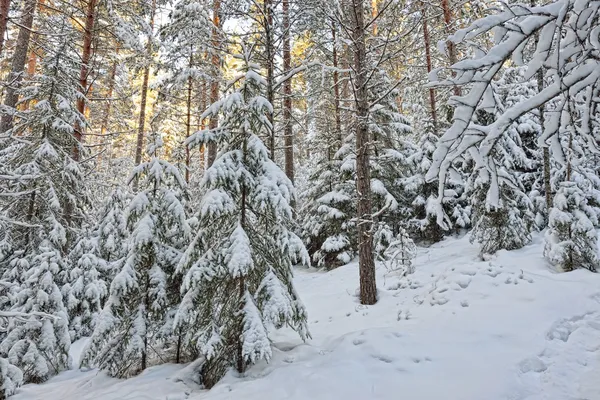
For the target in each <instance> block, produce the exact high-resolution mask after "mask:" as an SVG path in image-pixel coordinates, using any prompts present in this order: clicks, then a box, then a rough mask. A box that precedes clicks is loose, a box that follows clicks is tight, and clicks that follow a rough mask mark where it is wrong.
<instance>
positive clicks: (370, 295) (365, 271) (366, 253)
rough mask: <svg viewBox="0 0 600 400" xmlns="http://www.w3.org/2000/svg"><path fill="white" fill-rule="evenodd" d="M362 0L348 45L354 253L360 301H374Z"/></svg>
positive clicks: (356, 2) (355, 7)
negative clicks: (350, 50) (353, 111)
mask: <svg viewBox="0 0 600 400" xmlns="http://www.w3.org/2000/svg"><path fill="white" fill-rule="evenodd" d="M363 2H364V0H352V4H353V10H350V13H351V14H352V18H353V22H354V24H353V27H352V28H353V29H352V30H353V32H352V45H353V47H354V48H353V50H354V72H355V76H354V91H355V96H356V99H355V103H356V190H357V192H358V193H357V195H358V205H357V211H358V257H359V270H360V302H361V303H362V304H375V303H376V302H377V285H376V281H375V260H374V255H373V236H372V229H373V217H372V209H371V177H370V170H369V129H368V118H369V101H368V97H367V96H368V93H367V65H366V63H367V53H366V39H365V22H364V11H365V10H364V4H363Z"/></svg>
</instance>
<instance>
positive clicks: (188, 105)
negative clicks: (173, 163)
mask: <svg viewBox="0 0 600 400" xmlns="http://www.w3.org/2000/svg"><path fill="white" fill-rule="evenodd" d="M191 67H192V53H190V68H191ZM192 84H193V80H192V78H191V77H189V78H188V87H187V100H186V108H187V114H186V119H185V137H186V138H189V137H190V134H191V133H192ZM185 182H186V183H190V148H189V147H188V146H185Z"/></svg>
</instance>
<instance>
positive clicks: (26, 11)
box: [0, 0, 37, 133]
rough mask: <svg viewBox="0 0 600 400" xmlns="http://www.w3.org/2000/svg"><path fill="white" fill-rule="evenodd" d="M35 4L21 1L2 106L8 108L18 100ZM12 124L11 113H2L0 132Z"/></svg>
mask: <svg viewBox="0 0 600 400" xmlns="http://www.w3.org/2000/svg"><path fill="white" fill-rule="evenodd" d="M36 5H37V0H25V1H24V2H23V9H22V16H21V20H20V21H19V25H20V28H19V34H18V36H17V43H16V47H15V52H14V53H13V56H12V65H11V69H10V74H9V75H8V86H7V88H6V96H5V97H4V106H5V107H7V108H9V109H14V108H15V107H16V106H17V102H18V101H19V95H18V93H17V90H18V89H19V85H20V83H21V81H22V80H23V72H24V70H25V63H26V61H27V54H28V51H29V39H30V37H31V28H32V26H33V18H34V15H35V8H36ZM12 124H13V116H12V114H5V115H3V116H2V119H1V120H0V133H3V132H6V131H7V130H9V129H11V128H12Z"/></svg>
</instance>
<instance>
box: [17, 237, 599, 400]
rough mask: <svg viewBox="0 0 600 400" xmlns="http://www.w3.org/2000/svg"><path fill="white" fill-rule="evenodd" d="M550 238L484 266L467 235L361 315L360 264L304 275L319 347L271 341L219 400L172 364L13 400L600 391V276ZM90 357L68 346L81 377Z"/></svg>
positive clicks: (286, 334)
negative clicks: (551, 245) (553, 250)
mask: <svg viewBox="0 0 600 400" xmlns="http://www.w3.org/2000/svg"><path fill="white" fill-rule="evenodd" d="M542 247H543V235H542V234H536V235H534V237H533V241H532V244H530V245H528V246H526V247H525V248H523V249H521V250H516V251H511V252H508V251H500V252H499V253H498V254H497V255H496V256H491V257H490V258H488V259H487V260H486V261H481V259H480V258H479V249H478V247H477V246H475V245H471V244H470V243H469V238H468V237H463V238H460V239H455V238H452V239H447V240H445V241H443V242H441V243H438V244H436V245H434V246H432V247H430V248H418V251H417V257H416V259H415V262H414V265H415V273H414V274H411V275H408V276H406V277H403V278H398V277H390V276H387V277H384V275H385V274H386V272H387V271H386V269H385V268H384V267H383V266H382V265H380V266H378V279H379V280H378V286H379V302H378V303H377V304H376V305H375V306H362V305H360V304H359V303H358V301H357V298H356V296H355V293H356V290H357V287H358V266H357V264H356V262H352V263H350V264H349V265H346V266H343V267H340V268H337V269H335V270H333V271H330V272H323V271H316V270H314V269H299V270H297V271H296V277H295V285H296V288H297V290H298V292H299V294H300V295H301V297H302V299H303V301H304V303H305V306H306V308H307V310H308V313H309V329H310V332H311V335H312V339H310V340H309V341H308V342H307V343H302V342H301V341H300V340H299V339H298V338H297V335H296V334H294V333H293V332H291V331H288V330H287V329H283V330H279V331H277V332H274V333H273V334H272V335H271V338H272V339H273V345H274V348H273V351H272V358H271V361H270V363H268V364H267V363H266V362H264V361H261V362H259V363H258V364H256V365H255V366H253V367H252V368H250V369H249V370H248V371H247V373H246V374H245V375H244V376H243V377H240V376H238V375H237V374H236V373H234V372H230V373H228V374H227V375H226V376H225V378H224V379H223V380H222V381H221V382H220V383H219V384H217V385H216V386H215V387H214V388H213V389H212V390H211V391H205V390H201V389H200V388H199V387H198V386H196V385H195V384H194V383H193V382H194V381H195V379H194V376H193V375H194V374H193V371H195V370H196V369H197V368H196V366H194V364H192V365H189V366H182V365H173V364H167V365H163V366H159V367H152V368H149V369H147V370H146V371H144V372H143V373H142V374H140V375H139V376H136V377H133V378H130V379H128V380H118V379H113V378H109V377H107V376H106V375H105V374H104V373H103V372H98V371H96V370H90V371H78V370H71V371H67V372H63V373H61V374H60V375H58V376H57V377H54V378H52V379H51V380H50V381H49V382H47V383H45V384H42V385H31V384H30V385H26V386H24V387H22V388H20V389H19V390H18V392H17V394H16V395H15V396H14V397H13V399H14V400H34V399H41V398H43V399H45V400H92V399H94V400H114V399H119V400H133V399H136V400H154V399H156V400H183V399H189V400H224V399H232V398H235V399H242V400H283V399H286V400H306V399H310V400H329V399H344V400H354V399H356V400H358V399H360V400H363V399H381V400H388V399H389V400H396V399H398V398H407V399H411V400H438V399H446V400H470V399H473V400H479V399H494V400H565V399H588V400H594V399H598V398H600V397H599V393H600V383H598V382H599V381H598V376H599V374H600V276H599V275H597V274H593V273H590V272H589V271H586V270H581V269H580V270H576V271H574V272H570V273H562V274H558V273H554V272H552V271H551V270H550V269H549V268H548V265H547V264H546V262H545V261H544V259H543V257H542ZM83 346H84V345H83V344H82V342H81V341H79V342H76V343H74V344H73V346H72V347H71V351H72V354H71V355H72V357H73V360H74V363H73V364H74V365H77V364H78V363H77V362H76V361H77V358H78V353H79V352H80V350H81V348H82V347H83Z"/></svg>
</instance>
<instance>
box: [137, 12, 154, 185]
mask: <svg viewBox="0 0 600 400" xmlns="http://www.w3.org/2000/svg"><path fill="white" fill-rule="evenodd" d="M155 13H156V0H152V9H151V10H150V35H153V34H154V33H153V32H154V14H155ZM146 57H148V60H146V62H147V64H146V66H144V76H143V78H142V91H141V93H140V95H141V99H140V114H139V119H138V132H137V142H136V146H135V165H140V164H141V162H142V153H143V152H144V136H145V134H146V132H145V131H146V104H147V102H148V80H149V79H150V59H151V58H152V37H149V38H148V43H146ZM137 188H138V181H137V179H136V180H134V182H133V190H134V191H137Z"/></svg>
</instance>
